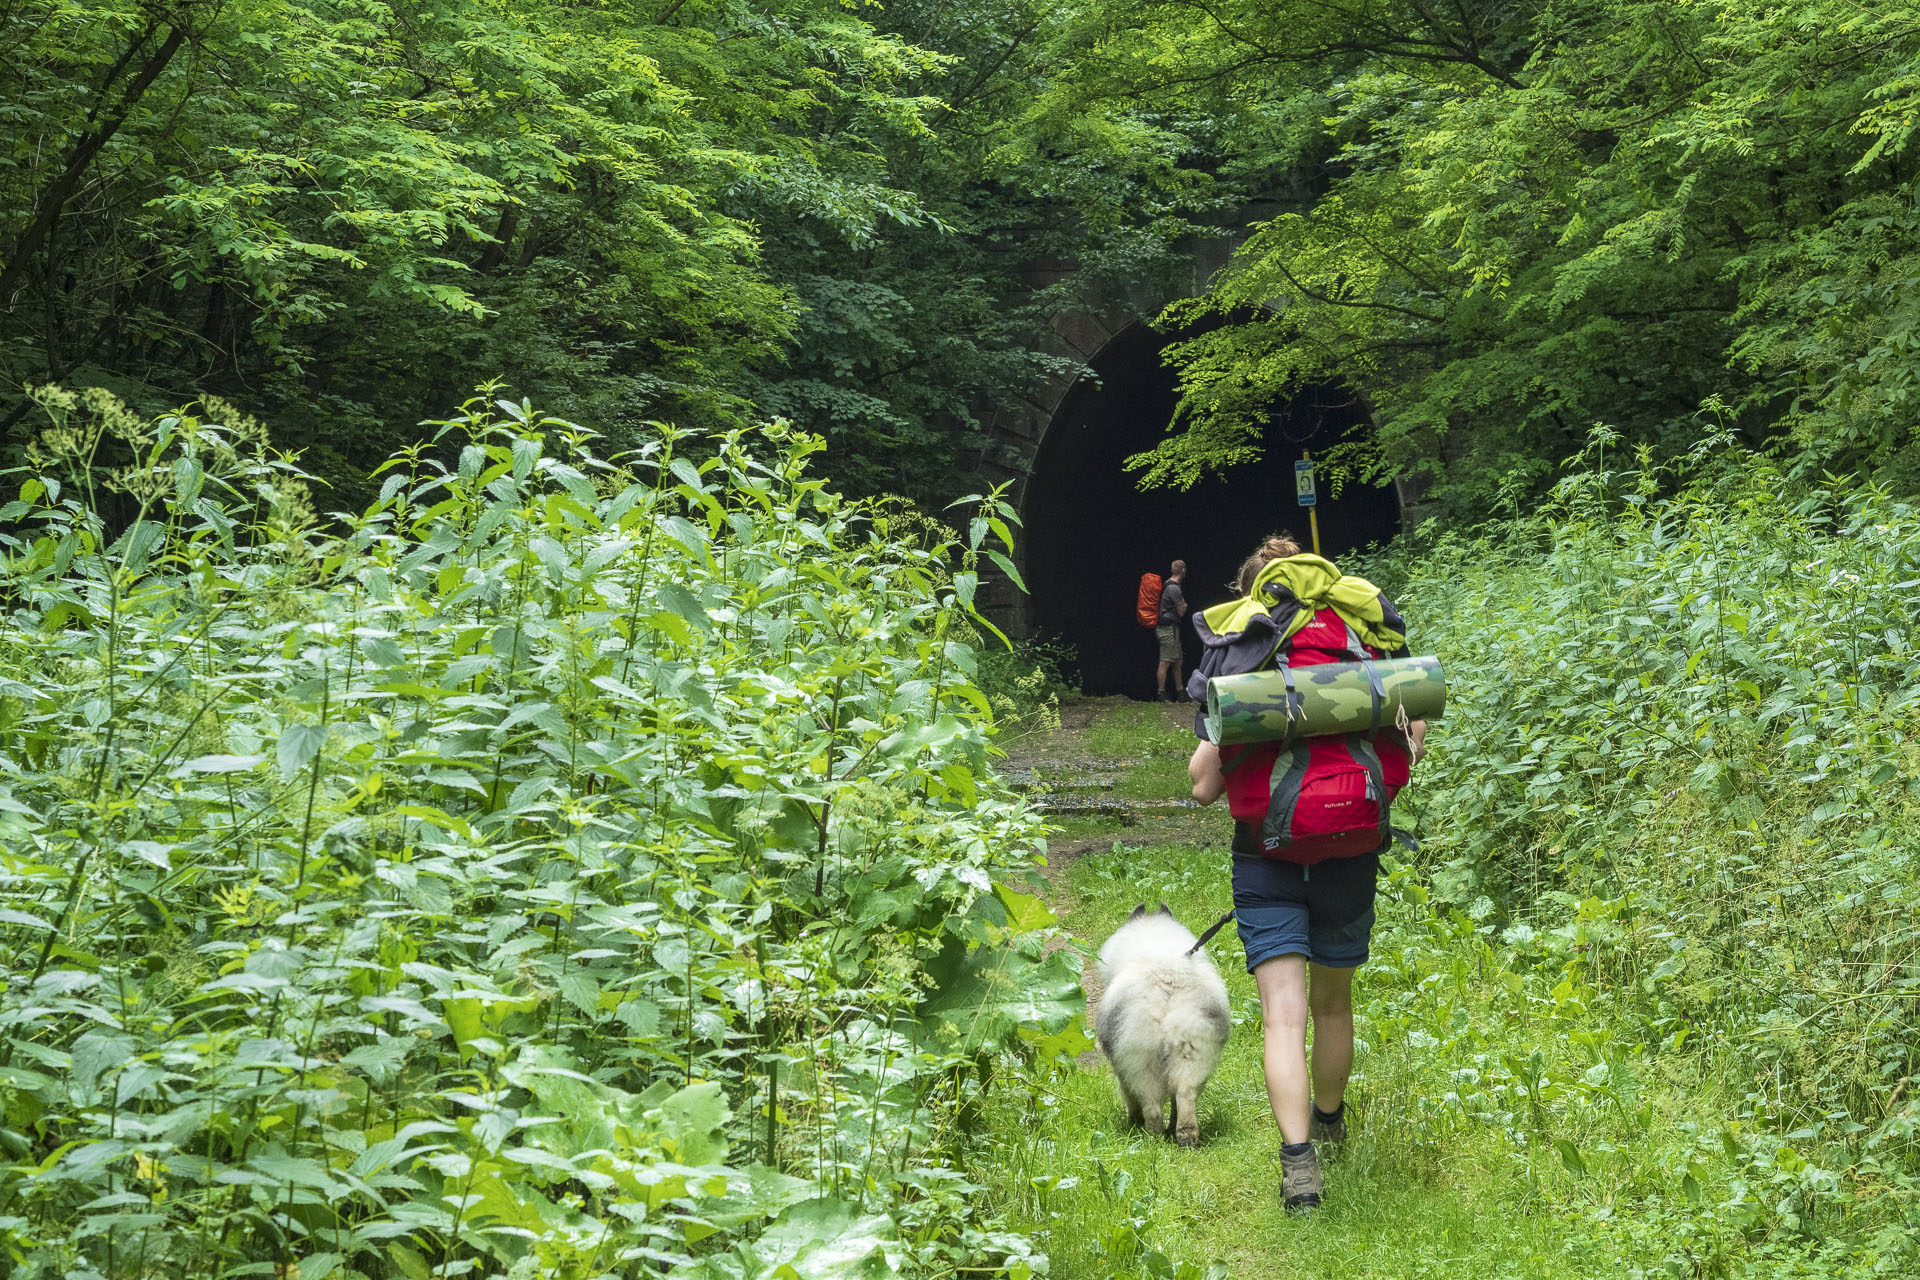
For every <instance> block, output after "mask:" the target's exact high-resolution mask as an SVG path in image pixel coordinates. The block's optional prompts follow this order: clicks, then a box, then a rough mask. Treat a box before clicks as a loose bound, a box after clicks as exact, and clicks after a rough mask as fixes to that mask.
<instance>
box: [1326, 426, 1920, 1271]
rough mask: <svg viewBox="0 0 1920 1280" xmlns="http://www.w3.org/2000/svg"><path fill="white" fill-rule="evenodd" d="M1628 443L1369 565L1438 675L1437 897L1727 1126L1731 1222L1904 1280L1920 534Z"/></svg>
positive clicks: (1747, 470) (1707, 449) (1918, 979)
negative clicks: (1490, 522)
mask: <svg viewBox="0 0 1920 1280" xmlns="http://www.w3.org/2000/svg"><path fill="white" fill-rule="evenodd" d="M1612 443H1613V441H1612V439H1611V438H1610V436H1609V434H1608V433H1606V432H1604V431H1602V432H1598V433H1596V435H1595V438H1594V441H1593V444H1592V447H1591V448H1590V450H1589V452H1588V453H1587V454H1586V455H1585V456H1584V457H1583V458H1582V459H1581V460H1580V465H1579V467H1578V469H1577V470H1576V471H1575V472H1574V473H1573V474H1571V475H1570V476H1569V477H1568V478H1567V479H1566V480H1564V481H1563V482H1562V483H1561V485H1560V486H1559V488H1558V490H1557V491H1556V495H1555V501H1554V503H1553V504H1552V505H1551V506H1550V507H1549V508H1548V509H1547V510H1545V511H1543V512H1541V513H1539V514H1537V515H1536V516H1533V517H1531V518H1523V519H1518V520H1515V521H1512V522H1510V523H1508V524H1506V525H1503V526H1501V527H1499V528H1496V529H1489V530H1484V531H1481V532H1478V533H1470V534H1459V533H1449V534H1444V535H1437V536H1436V535H1432V534H1428V535H1425V536H1424V537H1423V538H1422V539H1420V540H1416V541H1415V542H1414V543H1413V544H1412V545H1409V546H1407V547H1403V548H1400V549H1398V550H1396V551H1394V552H1391V553H1389V554H1388V555H1387V556H1385V557H1381V558H1378V559H1376V560H1375V561H1373V562H1372V563H1369V564H1367V565H1365V566H1363V568H1364V569H1365V571H1367V572H1369V573H1371V574H1374V575H1376V576H1377V577H1378V579H1379V580H1380V581H1381V582H1382V583H1383V585H1386V586H1388V587H1389V589H1390V590H1392V591H1393V592H1394V593H1395V594H1396V595H1397V596H1398V597H1399V598H1400V600H1401V602H1402V604H1403V605H1404V607H1405V610H1406V612H1407V614H1408V616H1409V618H1410V620H1411V622H1412V625H1413V628H1414V636H1415V643H1416V645H1417V646H1418V647H1420V648H1421V649H1423V650H1432V651H1437V652H1439V653H1440V654H1441V655H1442V656H1443V658H1444V659H1445V660H1446V664H1447V667H1448V671H1449V676H1450V690H1449V705H1448V716H1447V719H1446V720H1445V722H1444V725H1443V727H1441V728H1440V729H1438V730H1436V732H1435V733H1434V734H1433V736H1432V737H1431V738H1430V739H1429V742H1430V745H1431V749H1432V755H1431V757H1430V758H1429V759H1428V760H1427V761H1425V762H1424V763H1423V764H1422V766H1421V770H1420V772H1421V777H1420V785H1418V786H1417V787H1414V788H1412V789H1410V791H1409V792H1408V795H1407V798H1406V799H1407V805H1406V809H1407V811H1408V812H1410V813H1413V814H1415V815H1417V817H1418V821H1419V826H1420V828H1421V833H1422V835H1423V837H1425V839H1426V845H1425V853H1424V854H1423V860H1424V862H1425V863H1426V869H1427V870H1428V871H1429V872H1430V875H1431V880H1432V884H1433V887H1434V894H1435V898H1436V901H1437V902H1438V903H1439V904H1440V905H1441V907H1442V909H1443V911H1444V910H1451V911H1453V912H1455V913H1457V916H1458V918H1459V919H1460V920H1462V921H1471V922H1474V923H1475V924H1476V925H1477V926H1478V927H1480V928H1483V929H1485V930H1488V931H1489V932H1490V933H1493V932H1500V931H1504V934H1503V936H1504V937H1505V939H1506V942H1507V945H1508V947H1509V949H1510V950H1511V951H1512V952H1513V953H1514V954H1515V955H1516V956H1517V957H1518V958H1519V959H1520V960H1522V961H1528V960H1529V958H1531V961H1530V962H1531V963H1534V964H1539V965H1548V966H1552V967H1553V968H1555V969H1560V970H1564V972H1565V973H1566V975H1567V979H1568V981H1569V982H1570V984H1571V986H1570V987H1569V989H1570V990H1578V989H1581V988H1583V987H1587V986H1590V987H1591V988H1592V989H1593V991H1594V995H1595V998H1596V999H1598V1000H1601V1001H1602V1002H1604V1003H1605V1005H1606V1006H1607V1007H1608V1008H1609V1009H1611V1010H1612V1011H1613V1012H1614V1013H1615V1014H1617V1015H1618V1018H1617V1020H1618V1021H1620V1022H1622V1023H1623V1024H1624V1025H1626V1026H1627V1027H1628V1028H1630V1029H1631V1036H1633V1037H1637V1038H1638V1039H1639V1040H1640V1042H1641V1044H1640V1052H1641V1053H1643V1054H1645V1055H1646V1056H1647V1057H1648V1058H1650V1059H1651V1061H1652V1064H1653V1067H1654V1068H1655V1069H1657V1070H1659V1071H1661V1072H1663V1073H1665V1074H1666V1075H1667V1077H1668V1078H1669V1079H1671V1080H1673V1081H1675V1082H1677V1083H1681V1084H1684V1085H1686V1086H1688V1087H1691V1088H1694V1089H1696V1090H1697V1091H1699V1092H1700V1093H1701V1094H1702V1095H1703V1096H1706V1097H1708V1098H1710V1099H1713V1100H1714V1101H1715V1102H1716V1104H1717V1105H1718V1106H1719V1107H1720V1109H1721V1111H1722V1113H1723V1115H1724V1116H1725V1130H1724V1133H1723V1134H1721V1135H1719V1139H1718V1140H1719V1142H1720V1143H1721V1144H1722V1145H1723V1146H1724V1148H1725V1153H1726V1155H1727V1158H1728V1159H1729V1160H1731V1161H1732V1162H1733V1163H1734V1164H1735V1165H1736V1166H1737V1167H1738V1170H1739V1174H1738V1177H1737V1178H1735V1179H1734V1182H1735V1183H1737V1185H1734V1186H1732V1187H1731V1189H1730V1190H1729V1191H1728V1194H1727V1198H1726V1200H1725V1202H1724V1203H1722V1204H1720V1205H1718V1206H1717V1207H1712V1206H1710V1208H1712V1209H1713V1213H1712V1214H1710V1215H1709V1216H1713V1217H1714V1219H1715V1221H1716V1222H1718V1223H1719V1224H1720V1225H1721V1226H1723V1227H1724V1226H1727V1225H1728V1224H1731V1226H1732V1228H1733V1229H1735V1230H1736V1231H1738V1232H1740V1233H1744V1234H1745V1235H1746V1236H1748V1237H1750V1238H1753V1239H1774V1238H1776V1237H1778V1238H1794V1239H1798V1238H1800V1237H1802V1236H1809V1237H1810V1236H1819V1237H1821V1238H1822V1240H1823V1243H1822V1245H1821V1253H1820V1257H1821V1258H1823V1259H1825V1260H1826V1261H1825V1262H1823V1263H1822V1265H1823V1266H1824V1265H1828V1264H1831V1265H1833V1266H1835V1267H1838V1266H1840V1265H1841V1264H1842V1262H1843V1261H1844V1258H1845V1257H1852V1256H1854V1255H1853V1254H1850V1253H1848V1250H1850V1249H1854V1248H1855V1247H1856V1246H1857V1249H1858V1253H1859V1257H1861V1258H1870V1259H1873V1260H1877V1261H1878V1262H1887V1263H1888V1265H1892V1264H1893V1262H1899V1265H1900V1266H1905V1265H1906V1264H1907V1263H1908V1262H1911V1261H1912V1260H1913V1249H1912V1244H1911V1241H1908V1242H1907V1243H1906V1244H1904V1245H1901V1246H1900V1247H1899V1248H1893V1247H1892V1246H1891V1245H1889V1244H1888V1243H1887V1240H1888V1239H1889V1238H1890V1237H1887V1236H1886V1235H1885V1233H1886V1232H1887V1231H1888V1230H1889V1229H1890V1228H1891V1226H1892V1224H1897V1223H1899V1222H1901V1221H1903V1220H1904V1219H1905V1217H1906V1215H1907V1214H1909V1213H1911V1211H1912V1207H1913V1205H1914V1202H1915V1197H1916V1194H1920V1149H1916V1146H1915V1140H1916V1132H1917V1131H1920V1103H1917V1101H1916V1099H1915V1097H1914V1094H1913V1088H1912V1084H1911V1081H1912V1079H1913V1076H1914V1073H1915V1071H1916V1069H1917V1068H1920V1055H1916V1042H1915V1037H1914V1035H1913V1031H1912V1026H1913V1008H1914V1006H1913V1000H1914V998H1915V994H1916V991H1920V934H1917V933H1916V930H1915V926H1914V923H1913V921H1914V919H1915V916H1916V911H1917V909H1920V887H1916V879H1915V871H1916V866H1915V860H1916V855H1917V854H1920V739H1917V738H1916V730H1915V723H1916V710H1917V709H1920V680H1916V679H1915V676H1914V674H1913V668H1914V662H1915V647H1916V645H1917V644H1920V627H1917V626H1916V623H1920V513H1917V512H1916V511H1915V510H1914V508H1913V507H1912V506H1910V505H1909V504H1907V503H1904V502H1900V501H1896V500H1895V499H1894V498H1892V497H1891V496H1889V495H1888V494H1887V493H1885V492H1883V491H1880V490H1878V489H1876V488H1874V487H1872V486H1869V485H1860V484H1853V483H1842V482H1839V481H1835V480H1829V481H1828V482H1826V483H1822V484H1807V483H1804V482H1796V481H1793V480H1790V479H1789V478H1788V477H1786V476H1784V475H1783V474H1781V472H1780V471H1779V470H1778V469H1776V467H1775V466H1774V465H1772V464H1771V463H1770V462H1769V461H1768V460H1767V459H1765V458H1763V457H1759V456H1755V455H1752V454H1748V453H1745V452H1743V451H1741V450H1739V449H1737V448H1736V447H1735V446H1734V445H1733V442H1732V441H1731V440H1729V439H1726V438H1723V437H1714V438H1710V439H1709V440H1707V441H1705V442H1703V444H1702V446H1701V448H1700V449H1699V450H1697V451H1696V453H1695V454H1694V456H1693V457H1692V458H1691V459H1689V460H1688V461H1687V463H1686V465H1685V468H1684V470H1683V472H1681V473H1680V474H1674V473H1669V472H1662V471H1659V470H1657V469H1656V468H1655V467H1654V466H1653V465H1652V464H1651V463H1650V462H1649V461H1648V459H1647V458H1646V457H1645V456H1644V455H1642V456H1639V457H1637V458H1634V459H1630V460H1629V465H1627V466H1625V467H1624V468H1619V469H1612V470H1610V469H1608V467H1607V465H1606V463H1607V461H1608V457H1607V452H1606V451H1607V448H1608V446H1609V445H1610V444H1612ZM1689 1185H1694V1184H1692V1183H1690V1184H1689ZM1694 1189H1695V1194H1696V1195H1697V1194H1698V1188H1697V1186H1695V1188H1694ZM1661 1229H1665V1228H1661ZM1895 1234H1896V1235H1898V1233H1897V1232H1896V1233H1895ZM1843 1255H1844V1257H1843ZM1689 1256H1690V1257H1691V1255H1689ZM1796 1256H1797V1255H1796ZM1699 1262H1700V1259H1699V1258H1698V1257H1691V1260H1690V1261H1688V1263H1687V1265H1688V1266H1692V1265H1694V1264H1695V1263H1699ZM1676 1265H1678V1264H1676ZM1702 1265H1704V1264H1702ZM1896 1269H1898V1268H1896ZM1709 1270H1710V1268H1709Z"/></svg>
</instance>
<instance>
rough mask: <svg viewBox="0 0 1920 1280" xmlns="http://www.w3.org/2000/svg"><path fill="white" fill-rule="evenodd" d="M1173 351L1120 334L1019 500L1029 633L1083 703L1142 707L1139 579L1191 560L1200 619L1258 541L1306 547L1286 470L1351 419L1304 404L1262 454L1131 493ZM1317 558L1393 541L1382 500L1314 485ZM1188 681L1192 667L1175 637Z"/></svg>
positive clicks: (1053, 428)
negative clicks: (1049, 651) (1065, 661)
mask: <svg viewBox="0 0 1920 1280" xmlns="http://www.w3.org/2000/svg"><path fill="white" fill-rule="evenodd" d="M1170 340H1171V339H1170V338H1169V337H1168V336H1166V335H1163V334H1159V333H1155V332H1154V331H1153V330H1151V329H1149V328H1147V327H1146V326H1145V325H1140V324H1136V325H1133V326H1130V327H1129V328H1127V329H1126V330H1124V331H1122V332H1121V333H1120V334H1118V335H1116V336H1115V337H1114V338H1113V340H1112V341H1111V342H1109V343H1108V344H1107V345H1106V346H1105V347H1104V348H1102V349H1101V351H1100V353H1099V355H1097V356H1096V357H1095V358H1094V360H1093V361H1092V364H1093V368H1094V372H1095V374H1096V375H1097V378H1098V380H1097V381H1096V379H1095V378H1093V377H1088V378H1082V379H1081V380H1080V381H1079V382H1078V383H1077V384H1075V386H1074V387H1073V388H1072V390H1070V391H1069V392H1068V393H1067V395H1066V398H1065V399H1064V400H1062V401H1061V404H1060V407H1059V409H1058V410H1057V411H1056V412H1055V414H1054V418H1053V422H1052V423H1051V425H1050V426H1049V427H1048V429H1047V434H1046V437H1045V438H1044V439H1043V440H1042V441H1041V443H1040V449H1039V452H1038V454H1037V456H1036V457H1035V459H1034V465H1033V471H1032V474H1031V478H1030V479H1029V480H1028V484H1027V497H1026V502H1025V513H1024V514H1025V520H1026V539H1027V565H1026V568H1027V574H1026V577H1027V586H1028V589H1029V590H1030V592H1031V593H1032V617H1033V620H1034V623H1035V628H1036V630H1037V632H1038V633H1039V634H1040V635H1042V636H1045V637H1049V638H1057V639H1060V640H1063V641H1065V642H1066V643H1068V644H1069V645H1071V646H1072V647H1073V649H1074V651H1075V652H1076V653H1077V654H1078V660H1079V668H1078V675H1079V680H1080V685H1081V688H1082V689H1083V690H1085V691H1086V692H1087V693H1089V694H1125V695H1127V696H1129V697H1135V698H1146V697H1150V696H1151V694H1152V688H1153V675H1154V665H1155V659H1156V644H1155V640H1154V634H1153V632H1152V631H1150V630H1148V629H1147V628H1145V627H1142V626H1140V624H1139V623H1138V622H1136V621H1135V619H1134V597H1135V594H1136V592H1137V590H1138V587H1139V584H1140V575H1141V574H1143V573H1148V572H1152V573H1158V574H1160V575H1162V576H1163V577H1164V576H1165V575H1166V574H1167V570H1168V565H1169V563H1170V562H1171V561H1173V560H1174V559H1176V558H1177V559H1183V560H1185V561H1186V562H1187V577H1186V583H1185V585H1186V587H1187V589H1188V590H1187V598H1188V600H1189V602H1190V604H1191V605H1192V608H1193V609H1196V610H1197V609H1202V608H1205V607H1207V606H1208V605H1213V604H1218V603H1220V602H1221V601H1223V600H1227V599H1230V598H1231V597H1232V594H1233V593H1232V591H1231V590H1230V589H1229V588H1228V587H1227V585H1226V584H1227V580H1228V579H1229V578H1230V577H1231V576H1232V574H1233V572H1234V570H1235V569H1237V568H1238V567H1239V564H1240V562H1241V560H1242V559H1243V558H1245V556H1246V555H1247V554H1248V553H1249V552H1250V551H1252V550H1253V548H1254V547H1255V546H1256V545H1257V544H1258V542H1259V541H1260V539H1261V538H1262V537H1263V536H1265V535H1266V534H1268V533H1271V532H1273V531H1275V530H1281V531H1287V532H1291V533H1292V534H1293V536H1294V537H1295V538H1296V539H1297V540H1298V541H1299V542H1300V544H1301V545H1302V546H1305V547H1309V548H1310V547H1311V543H1310V541H1309V538H1308V525H1307V512H1306V511H1305V509H1304V508H1302V507H1300V506H1298V505H1296V503H1295V500H1294V477H1293V464H1294V461H1295V460H1296V459H1298V458H1299V457H1300V456H1301V452H1302V450H1312V451H1314V452H1315V453H1316V454H1318V453H1320V452H1321V451H1323V450H1325V449H1327V448H1329V447H1331V446H1332V445H1334V444H1335V443H1337V442H1338V441H1339V440H1340V439H1341V438H1342V437H1343V436H1344V435H1345V434H1346V432H1347V430H1348V429H1349V428H1350V427H1351V426H1353V424H1354V423H1355V422H1356V421H1357V420H1358V411H1357V410H1356V409H1355V407H1354V406H1352V405H1351V404H1350V403H1348V401H1347V399H1346V397H1345V396H1343V395H1342V394H1340V393H1339V392H1337V391H1334V390H1330V389H1329V390H1322V391H1316V392H1311V393H1309V394H1306V395H1302V396H1301V397H1299V398H1297V399H1296V400H1294V401H1293V402H1292V403H1290V404H1288V405H1286V406H1284V407H1283V408H1281V409H1279V410H1278V411H1277V412H1276V413H1275V414H1274V416H1273V419H1272V421H1271V423H1270V425H1269V427H1268V435H1267V448H1266V456H1265V457H1263V458H1262V459H1261V460H1260V461H1259V462H1257V463H1250V464H1247V465H1244V466H1240V467H1235V468H1233V469H1232V470H1231V471H1229V472H1228V473H1227V475H1226V476H1224V477H1218V478H1209V479H1207V480H1203V481H1201V482H1200V483H1199V484H1196V485H1195V486H1194V487H1193V488H1191V489H1188V490H1186V491H1184V492H1181V491H1178V490H1172V489H1156V490H1150V491H1147V492H1142V491H1141V490H1139V489H1138V488H1137V487H1136V483H1135V482H1136V479H1137V473H1135V472H1129V471H1127V470H1125V461H1126V459H1127V458H1128V457H1129V456H1130V455H1132V454H1135V453H1139V452H1142V451H1143V450H1146V449H1150V448H1152V447H1153V446H1154V445H1155V444H1157V443H1158V442H1159V441H1160V440H1161V439H1163V438H1164V436H1165V433H1166V425H1167V423H1168V421H1169V420H1170V419H1171V418H1172V416H1173V406H1174V400H1175V398H1176V388H1175V378H1174V373H1173V371H1172V370H1171V369H1169V368H1167V367H1166V366H1165V365H1164V364H1162V363H1161V359H1160V353H1161V351H1162V350H1163V349H1164V348H1165V346H1166V345H1167V343H1168V342H1169V341H1170ZM1318 487H1319V499H1320V501H1319V508H1318V509H1319V520H1320V547H1321V551H1322V553H1323V554H1324V555H1326V556H1327V557H1328V558H1330V559H1333V560H1335V561H1336V562H1337V561H1338V559H1339V557H1340V556H1341V555H1342V554H1343V553H1345V552H1348V551H1352V550H1354V549H1355V548H1357V547H1363V546H1366V545H1368V544H1370V543H1376V542H1383V541H1385V540H1386V539H1388V538H1391V537H1392V536H1394V535H1395V534H1396V533H1398V532H1399V530H1400V511H1399V503H1398V501H1397V499H1396V497H1395V495H1394V493H1393V491H1392V490H1391V489H1386V488H1375V487H1373V486H1370V485H1358V484H1349V485H1347V486H1346V488H1345V490H1344V491H1343V492H1342V493H1341V495H1340V496H1339V497H1338V498H1334V497H1332V496H1331V494H1330V493H1329V492H1328V485H1327V483H1326V481H1325V478H1324V477H1322V478H1321V482H1320V484H1319V486H1318ZM1181 638H1182V645H1183V649H1184V653H1185V658H1186V661H1185V664H1184V666H1185V669H1186V670H1189V671H1190V670H1191V669H1192V666H1193V662H1194V661H1195V659H1197V658H1198V656H1199V649H1200V645H1199V641H1198V640H1197V639H1196V638H1195V636H1194V634H1193V630H1192V628H1191V626H1188V625H1184V624H1183V625H1182V627H1181Z"/></svg>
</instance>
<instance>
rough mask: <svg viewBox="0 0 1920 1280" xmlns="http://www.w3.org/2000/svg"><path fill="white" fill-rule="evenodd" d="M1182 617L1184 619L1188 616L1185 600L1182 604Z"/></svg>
mask: <svg viewBox="0 0 1920 1280" xmlns="http://www.w3.org/2000/svg"><path fill="white" fill-rule="evenodd" d="M1180 616H1181V617H1183V618H1184V617H1186V616H1187V602H1186V601H1185V600H1182V601H1181V602H1180Z"/></svg>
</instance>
